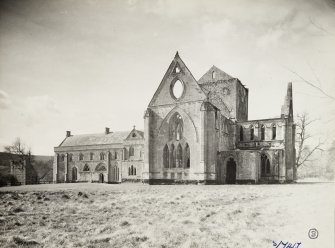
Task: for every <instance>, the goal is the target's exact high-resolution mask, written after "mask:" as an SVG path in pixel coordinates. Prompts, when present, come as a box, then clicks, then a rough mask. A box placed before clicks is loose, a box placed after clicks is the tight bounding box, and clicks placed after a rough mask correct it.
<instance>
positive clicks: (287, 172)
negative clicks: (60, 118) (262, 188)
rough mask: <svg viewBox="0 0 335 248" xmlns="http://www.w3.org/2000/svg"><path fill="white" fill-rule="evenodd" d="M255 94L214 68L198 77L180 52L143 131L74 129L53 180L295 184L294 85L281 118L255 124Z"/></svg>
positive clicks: (155, 97) (60, 152) (57, 152)
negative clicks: (251, 101) (251, 111)
mask: <svg viewBox="0 0 335 248" xmlns="http://www.w3.org/2000/svg"><path fill="white" fill-rule="evenodd" d="M248 95H249V90H248V89H247V88H246V87H245V86H244V85H243V84H242V83H241V82H240V80H239V79H238V78H234V77H232V76H230V75H228V74H227V73H225V72H223V71H222V70H220V69H219V68H217V67H215V66H213V67H212V68H210V69H209V70H208V71H207V72H206V73H205V74H204V75H203V76H202V77H201V78H200V79H199V80H196V79H195V78H194V77H193V75H192V73H191V71H190V70H189V69H188V68H187V66H186V65H185V63H184V62H183V61H182V60H181V58H180V56H179V54H178V53H177V54H176V55H175V57H174V59H173V60H172V62H171V64H170V66H169V68H168V70H167V71H166V73H165V75H164V77H163V79H162V81H161V83H160V85H159V86H158V89H157V90H156V92H155V94H154V95H153V98H152V99H151V101H150V103H149V105H148V107H147V109H146V111H145V115H144V132H141V131H137V130H136V129H135V128H134V129H133V130H132V131H131V132H130V133H129V132H115V133H112V132H111V133H110V132H109V130H108V129H106V132H105V134H97V135H74V136H72V135H71V134H70V132H68V133H67V137H66V139H65V140H64V141H63V142H62V144H61V145H60V146H58V147H55V162H54V181H55V182H56V181H57V182H64V181H65V182H69V181H100V182H121V181H123V180H142V182H146V183H149V184H165V183H168V184H170V183H199V182H200V183H206V184H234V183H283V182H293V181H295V180H296V165H295V147H294V144H295V139H294V137H295V124H294V120H293V96H292V84H291V83H289V84H288V87H287V93H286V97H285V100H284V104H283V106H282V109H281V113H280V115H278V117H276V118H269V119H261V120H248ZM278 112H279V111H278ZM133 135H134V136H133Z"/></svg>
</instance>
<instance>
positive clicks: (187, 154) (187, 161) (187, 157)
mask: <svg viewBox="0 0 335 248" xmlns="http://www.w3.org/2000/svg"><path fill="white" fill-rule="evenodd" d="M184 161H185V166H184V167H185V168H190V147H189V145H188V144H187V143H186V146H185V160H184Z"/></svg>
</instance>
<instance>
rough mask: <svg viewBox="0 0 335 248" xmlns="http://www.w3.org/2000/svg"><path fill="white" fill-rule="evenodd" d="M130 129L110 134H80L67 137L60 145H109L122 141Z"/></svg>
mask: <svg viewBox="0 0 335 248" xmlns="http://www.w3.org/2000/svg"><path fill="white" fill-rule="evenodd" d="M129 133H130V131H117V132H110V133H109V134H105V133H97V134H78V135H71V136H70V137H67V138H66V139H65V140H64V141H63V142H62V143H61V144H60V145H59V146H86V145H108V144H117V143H122V142H123V140H124V139H126V138H127V136H128V134H129Z"/></svg>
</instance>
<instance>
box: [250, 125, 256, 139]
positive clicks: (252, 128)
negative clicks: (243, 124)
mask: <svg viewBox="0 0 335 248" xmlns="http://www.w3.org/2000/svg"><path fill="white" fill-rule="evenodd" d="M254 138H255V129H254V126H250V140H254Z"/></svg>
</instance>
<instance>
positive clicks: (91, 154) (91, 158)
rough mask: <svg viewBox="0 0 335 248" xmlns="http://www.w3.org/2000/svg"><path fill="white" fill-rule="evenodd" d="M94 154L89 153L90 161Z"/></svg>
mask: <svg viewBox="0 0 335 248" xmlns="http://www.w3.org/2000/svg"><path fill="white" fill-rule="evenodd" d="M93 157H94V154H93V152H91V153H90V160H93Z"/></svg>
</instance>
